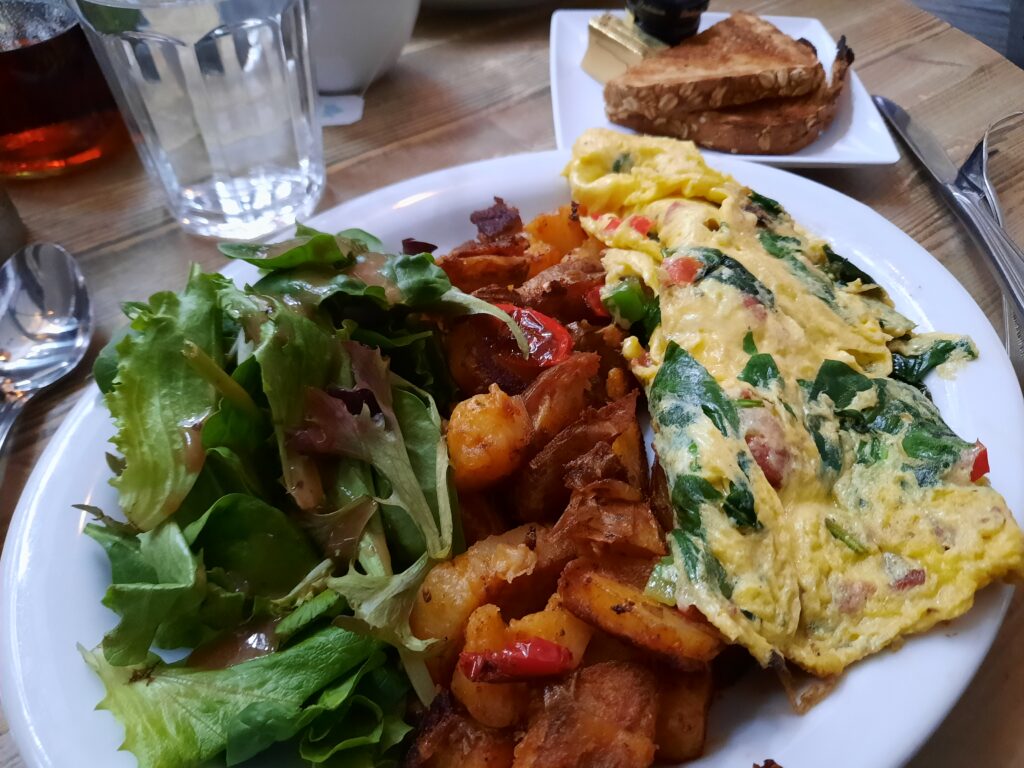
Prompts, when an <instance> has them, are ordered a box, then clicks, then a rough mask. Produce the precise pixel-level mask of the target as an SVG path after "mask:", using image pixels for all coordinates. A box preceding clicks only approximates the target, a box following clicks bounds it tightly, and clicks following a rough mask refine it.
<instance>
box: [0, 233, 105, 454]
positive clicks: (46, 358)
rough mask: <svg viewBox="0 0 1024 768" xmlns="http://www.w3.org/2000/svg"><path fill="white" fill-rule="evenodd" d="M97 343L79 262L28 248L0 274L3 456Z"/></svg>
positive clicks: (56, 249)
mask: <svg viewBox="0 0 1024 768" xmlns="http://www.w3.org/2000/svg"><path fill="white" fill-rule="evenodd" d="M91 338H92V312H91V310H90V308H89V293H88V292H87V291H86V288H85V280H84V279H83V278H82V273H81V272H80V271H79V270H78V264H77V262H76V261H75V258H74V257H73V256H72V255H71V254H70V253H68V252H67V251H65V250H64V249H63V248H61V247H60V246H59V245H54V244H53V243H35V244H33V245H27V246H25V247H24V248H22V249H21V250H20V251H17V252H16V253H15V254H14V255H13V256H11V257H10V258H9V259H8V260H7V262H6V263H5V264H4V265H3V268H0V396H2V398H3V400H2V401H0V456H2V455H3V452H4V444H5V442H6V440H7V435H8V434H9V433H10V431H11V427H13V426H14V422H15V420H16V419H17V418H18V415H19V414H20V413H21V410H22V409H23V408H24V407H25V404H26V403H27V402H28V401H29V400H31V399H32V397H33V396H34V395H36V394H37V393H38V392H40V391H42V390H43V389H45V388H46V387H48V386H50V385H51V384H55V383H56V382H57V381H59V380H60V379H62V378H63V377H64V376H66V375H67V374H69V373H70V372H71V371H72V370H73V369H74V368H75V366H76V365H78V363H79V362H81V360H82V357H83V356H84V355H85V351H86V349H88V347H89V340H90V339H91Z"/></svg>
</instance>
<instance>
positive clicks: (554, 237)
mask: <svg viewBox="0 0 1024 768" xmlns="http://www.w3.org/2000/svg"><path fill="white" fill-rule="evenodd" d="M523 229H524V230H525V231H526V235H527V237H529V238H530V241H531V242H538V241H539V242H542V243H544V244H545V245H547V246H549V247H550V248H551V249H552V250H553V251H555V252H556V253H557V254H558V257H559V258H562V257H563V256H565V255H566V254H567V253H569V252H570V251H574V250H575V249H576V248H579V247H580V246H581V245H583V243H584V241H585V240H586V239H587V233H586V231H585V230H584V229H583V227H581V226H580V221H579V217H578V216H573V212H572V206H570V205H563V206H561V207H560V208H559V209H558V210H556V211H551V212H550V213H542V214H540V215H539V216H537V217H535V218H534V219H533V220H532V221H530V222H529V223H528V224H527V225H526V226H525V227H524V228H523Z"/></svg>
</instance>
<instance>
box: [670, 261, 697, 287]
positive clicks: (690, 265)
mask: <svg viewBox="0 0 1024 768" xmlns="http://www.w3.org/2000/svg"><path fill="white" fill-rule="evenodd" d="M700 268H701V263H700V262H699V261H697V259H695V258H693V257H691V256H679V257H677V258H674V259H669V260H668V261H666V262H665V274H666V275H667V276H668V280H666V281H665V282H666V283H668V284H669V285H689V284H690V283H692V282H693V281H694V280H695V279H696V278H697V273H698V272H700Z"/></svg>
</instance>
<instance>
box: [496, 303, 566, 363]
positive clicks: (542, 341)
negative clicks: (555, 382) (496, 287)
mask: <svg viewBox="0 0 1024 768" xmlns="http://www.w3.org/2000/svg"><path fill="white" fill-rule="evenodd" d="M494 306H496V307H497V308H498V309H500V310H501V311H502V312H507V313H508V314H509V315H511V316H512V319H513V320H515V321H516V323H517V324H518V325H519V327H520V328H522V329H523V333H524V334H525V335H526V340H527V341H528V342H529V344H530V359H531V360H532V361H534V362H535V363H536V364H537V365H539V366H540V367H541V368H550V367H551V366H552V365H558V364H559V363H560V362H562V361H563V360H565V359H566V358H567V357H569V355H570V354H571V353H572V335H571V334H570V333H569V331H568V329H566V327H565V326H564V325H562V324H561V323H560V322H558V321H557V320H555V319H554V318H553V317H548V316H547V315H545V314H544V313H543V312H538V311H537V310H536V309H526V308H524V307H516V306H513V305H512V304H495V305H494Z"/></svg>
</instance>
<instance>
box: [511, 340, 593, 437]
mask: <svg viewBox="0 0 1024 768" xmlns="http://www.w3.org/2000/svg"><path fill="white" fill-rule="evenodd" d="M600 364H601V358H600V357H598V356H597V355H595V354H594V353H592V352H584V353H577V354H573V355H570V356H569V357H568V358H567V359H566V360H564V361H563V362H561V363H559V364H558V365H553V366H551V367H550V368H546V369H545V370H544V371H543V372H542V373H541V374H540V376H538V377H537V378H536V379H534V381H533V383H532V384H531V385H530V386H529V388H528V389H527V390H526V391H525V392H524V393H523V403H524V404H525V406H526V410H527V412H528V413H529V414H530V418H531V419H532V420H533V431H534V437H533V441H534V445H535V446H537V447H542V446H544V445H545V444H547V442H548V441H549V440H550V439H551V438H552V437H554V436H555V435H556V434H558V433H559V432H561V431H562V430H563V429H565V428H566V427H567V426H569V425H570V424H572V422H574V421H575V420H576V419H578V418H579V416H580V414H581V413H582V412H583V409H584V407H585V406H586V405H587V394H588V393H589V392H590V388H591V385H592V383H593V379H594V377H595V376H597V370H598V368H599V366H600Z"/></svg>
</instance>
